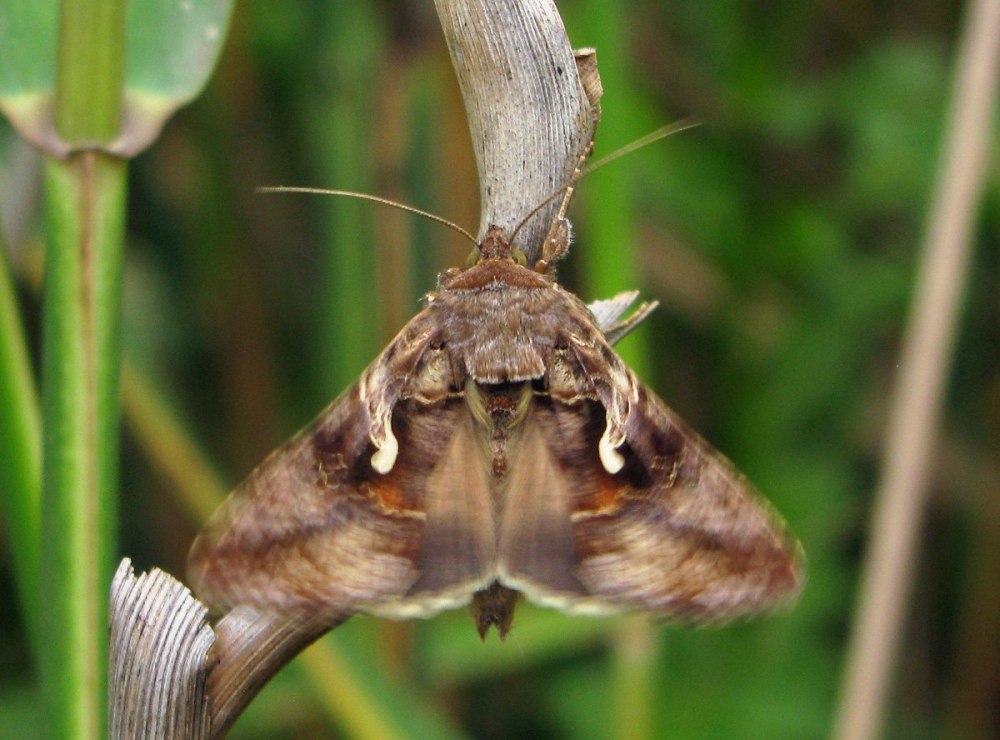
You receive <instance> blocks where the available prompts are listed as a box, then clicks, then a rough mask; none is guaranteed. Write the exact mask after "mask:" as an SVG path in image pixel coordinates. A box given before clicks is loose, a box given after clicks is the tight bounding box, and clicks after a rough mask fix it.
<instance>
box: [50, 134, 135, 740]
mask: <svg viewBox="0 0 1000 740" xmlns="http://www.w3.org/2000/svg"><path fill="white" fill-rule="evenodd" d="M45 174H46V189H47V212H46V218H47V224H48V247H47V249H48V251H47V257H46V276H45V298H44V328H43V332H44V368H43V397H44V401H43V404H44V406H43V412H44V420H45V434H44V452H43V459H44V473H43V477H44V487H43V515H42V542H43V543H44V557H43V558H42V593H43V603H45V611H44V613H45V615H46V617H47V620H46V623H45V625H44V629H43V634H44V635H45V640H44V645H43V656H44V660H43V665H42V679H43V685H44V689H45V694H46V699H47V702H48V710H49V711H48V713H47V716H48V717H49V720H50V721H51V722H52V723H53V727H52V728H51V732H50V734H48V735H47V737H53V738H55V737H74V738H83V737H95V738H96V737H102V736H103V721H104V720H103V715H104V701H105V699H104V686H105V673H106V657H107V649H106V642H107V640H106V637H107V613H106V612H107V603H106V602H107V596H106V595H107V593H108V586H109V584H110V582H111V573H112V566H113V558H114V553H115V525H114V522H115V508H116V506H115V499H116V494H115V491H116V487H117V455H118V368H119V303H120V292H121V279H120V277H121V254H122V236H123V234H122V231H123V214H124V201H125V163H124V162H123V161H121V160H118V159H115V158H112V157H108V156H106V155H104V154H100V153H96V152H86V153H82V154H77V155H74V156H72V157H71V158H70V159H69V160H67V161H64V162H63V161H49V162H48V163H47V166H46V173H45Z"/></svg>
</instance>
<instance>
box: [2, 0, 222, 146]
mask: <svg viewBox="0 0 1000 740" xmlns="http://www.w3.org/2000/svg"><path fill="white" fill-rule="evenodd" d="M232 7H233V2H232V0H180V1H179V2H170V3H165V2H142V3H129V4H128V13H127V16H126V21H125V39H126V44H125V45H126V53H125V97H124V109H123V112H122V120H121V128H120V131H119V136H118V137H117V138H116V139H115V140H114V141H113V142H111V144H110V145H108V147H107V149H108V150H109V151H111V152H112V153H115V154H119V155H122V156H134V155H135V154H137V153H139V152H140V151H142V150H143V149H145V148H146V147H147V146H149V144H151V143H152V142H153V141H154V140H155V139H156V137H157V136H158V135H159V132H160V130H161V129H162V128H163V125H164V123H166V121H167V119H168V118H169V117H170V116H171V115H172V114H173V112H174V111H176V110H177V109H178V108H180V107H181V106H182V105H184V104H186V103H188V102H189V101H191V100H192V99H193V98H194V97H195V96H196V95H198V93H199V92H200V91H201V89H202V88H203V87H204V86H205V83H206V82H207V81H208V77H209V75H210V74H211V72H212V70H213V69H214V67H215V63H216V60H217V59H218V56H219V52H220V50H221V49H222V43H223V41H224V40H225V37H226V31H227V30H228V26H229V18H230V14H231V12H232ZM58 15H59V13H58V4H57V3H53V2H41V3H40V2H34V1H33V0H6V2H4V3H3V4H2V5H0V110H2V111H3V112H4V113H5V114H6V115H7V117H8V118H9V119H10V121H11V123H12V124H13V125H14V127H15V128H16V129H17V131H18V133H19V134H20V135H21V136H23V137H24V138H25V139H27V140H28V141H30V142H31V143H32V144H34V145H36V146H38V147H40V148H42V149H44V150H46V151H48V152H50V153H52V154H55V155H57V156H64V155H65V154H67V153H68V152H69V151H70V150H71V149H72V148H73V142H66V141H63V140H61V139H60V138H59V137H58V136H56V134H55V132H54V127H53V124H52V111H53V108H54V99H55V91H56V33H57V30H58Z"/></svg>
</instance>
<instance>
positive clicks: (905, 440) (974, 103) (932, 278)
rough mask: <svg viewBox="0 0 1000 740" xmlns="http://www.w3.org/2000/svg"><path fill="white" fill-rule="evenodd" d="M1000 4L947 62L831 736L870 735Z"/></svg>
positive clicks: (921, 478) (934, 418)
mask: <svg viewBox="0 0 1000 740" xmlns="http://www.w3.org/2000/svg"><path fill="white" fill-rule="evenodd" d="M998 60H1000V2H997V0H972V2H971V3H970V4H969V7H968V10H967V13H966V19H965V27H964V29H963V31H962V36H961V39H960V46H959V49H958V57H957V60H956V64H955V77H954V82H953V90H952V98H951V101H950V106H949V112H948V121H947V127H946V134H945V141H944V149H943V152H942V159H941V165H940V172H939V177H938V182H937V186H936V192H935V194H934V201H933V207H932V210H931V213H930V218H929V220H928V225H927V232H926V237H925V242H924V245H923V250H922V252H923V255H922V259H921V265H920V272H919V275H918V279H917V283H916V289H915V294H914V295H915V298H914V305H913V308H912V312H911V315H910V318H909V323H908V326H907V330H906V337H905V344H904V346H903V354H902V358H901V360H900V365H899V376H898V378H897V382H896V393H895V398H894V400H893V406H892V409H891V412H890V419H889V427H888V434H887V443H886V452H885V463H884V468H883V471H882V481H881V484H880V486H879V491H878V497H877V500H876V505H875V511H874V517H873V523H872V529H871V535H870V537H869V544H868V554H867V557H866V563H865V568H864V577H863V583H862V588H861V597H860V601H859V606H858V613H857V617H856V621H855V627H854V632H853V634H852V636H851V642H850V646H849V652H848V659H847V669H846V673H845V677H844V682H843V687H842V692H841V697H840V706H839V709H838V712H837V719H836V726H835V729H834V737H835V738H839V739H840V740H863V739H866V738H873V737H876V736H878V735H879V734H880V732H881V728H882V726H883V723H884V719H885V704H886V696H887V694H888V686H889V681H890V678H891V674H892V669H893V666H894V664H895V662H896V655H897V652H898V647H899V637H900V634H901V632H902V631H903V628H904V617H905V608H904V607H905V605H906V601H907V597H908V594H909V589H910V583H911V581H912V577H913V566H914V563H915V562H916V557H917V536H918V533H919V532H920V530H921V526H922V522H923V512H924V504H925V499H926V495H927V474H928V469H929V466H928V462H929V461H930V460H931V459H934V458H935V457H936V455H935V452H934V442H935V431H936V429H937V427H938V422H939V418H940V415H941V406H942V393H943V389H944V382H945V379H946V378H947V377H948V372H949V369H950V365H951V356H952V347H953V345H954V339H955V327H956V324H957V319H958V313H959V305H960V301H961V297H962V290H963V286H964V280H965V276H966V274H967V272H968V263H969V255H970V252H971V243H970V241H971V239H970V236H971V231H972V227H973V224H974V219H975V213H976V206H977V204H978V202H979V197H980V193H981V190H982V186H983V181H984V177H985V173H986V168H985V165H986V163H988V162H989V161H990V157H989V154H988V152H989V141H990V133H991V131H992V121H993V118H992V113H993V110H994V105H995V99H996V88H997V65H998Z"/></svg>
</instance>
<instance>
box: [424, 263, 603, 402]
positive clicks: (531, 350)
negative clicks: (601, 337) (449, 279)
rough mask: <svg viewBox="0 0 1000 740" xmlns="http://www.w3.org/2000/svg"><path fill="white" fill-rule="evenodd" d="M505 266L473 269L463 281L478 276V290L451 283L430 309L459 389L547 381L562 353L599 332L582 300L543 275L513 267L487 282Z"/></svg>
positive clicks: (506, 267)
mask: <svg viewBox="0 0 1000 740" xmlns="http://www.w3.org/2000/svg"><path fill="white" fill-rule="evenodd" d="M498 262H499V261H496V260H489V261H486V262H483V263H481V264H479V265H477V266H476V267H472V268H470V269H469V270H466V271H465V272H464V273H462V274H461V275H459V276H458V277H457V279H456V280H457V281H461V280H462V279H463V277H464V276H465V275H468V274H470V273H471V274H472V276H473V277H475V278H476V279H475V280H469V281H467V283H468V284H470V285H475V286H476V287H465V286H466V282H459V283H458V285H459V286H460V287H455V283H449V284H447V285H445V286H444V289H443V290H442V291H440V292H439V293H438V294H437V295H436V296H435V297H434V298H433V300H432V301H431V302H430V304H429V307H428V320H429V324H430V325H431V326H433V327H435V337H436V340H435V344H439V345H440V346H441V347H442V350H443V351H444V352H446V353H447V355H448V357H449V358H450V365H451V367H452V368H454V370H455V373H456V380H458V381H459V382H458V385H459V386H461V385H464V383H465V380H466V378H471V379H473V380H475V381H476V382H479V383H485V384H497V383H518V382H524V381H531V380H537V379H539V378H543V377H544V376H545V375H546V374H547V370H548V368H549V366H550V364H551V359H552V354H553V351H554V350H555V349H556V348H557V347H560V346H566V345H568V344H569V343H570V342H571V340H572V338H573V337H585V338H587V339H590V338H591V337H594V336H595V335H597V334H598V333H599V330H598V329H597V328H596V325H595V324H594V323H593V317H592V316H591V314H590V313H589V312H588V311H587V308H586V307H585V306H584V305H583V303H581V302H580V301H579V299H577V298H576V297H575V296H573V295H572V294H571V293H569V292H567V291H565V290H563V289H562V288H561V287H559V285H558V284H557V283H555V282H553V281H550V280H549V279H548V278H546V277H544V276H542V275H539V274H538V273H533V272H532V271H531V270H528V269H526V268H524V267H520V266H518V265H516V264H514V263H510V262H508V263H503V264H502V265H500V266H499V270H498V272H499V274H500V275H502V276H503V277H504V279H501V280H492V279H490V280H488V281H485V280H481V279H480V278H482V277H483V276H484V274H487V271H488V270H491V269H492V268H494V267H495V266H497V263H498ZM511 276H517V277H515V278H512V277H511ZM525 276H526V277H525ZM507 278H510V279H507Z"/></svg>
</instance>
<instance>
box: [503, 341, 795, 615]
mask: <svg viewBox="0 0 1000 740" xmlns="http://www.w3.org/2000/svg"><path fill="white" fill-rule="evenodd" d="M574 331H575V333H574V334H573V335H572V336H570V337H568V340H569V341H568V346H569V348H570V352H571V355H572V358H573V360H572V361H567V359H566V357H565V355H564V356H563V357H562V360H561V362H562V364H563V365H564V367H563V368H562V370H561V372H559V373H558V376H557V377H558V378H559V379H561V380H562V382H563V387H557V388H555V391H556V392H554V393H551V394H549V395H547V396H544V397H542V398H540V399H538V400H537V401H536V403H535V404H534V410H533V412H532V415H531V417H530V418H529V419H528V421H527V422H526V423H527V424H529V425H530V429H531V430H532V433H531V434H530V435H529V432H526V434H525V437H526V439H525V447H524V448H522V452H521V455H520V457H521V460H522V461H523V462H526V463H529V464H530V466H531V472H530V473H529V472H527V471H525V472H523V473H522V474H520V475H519V474H518V472H517V471H515V472H514V473H513V474H512V479H511V490H510V491H509V492H508V494H507V506H506V508H505V510H504V514H503V517H502V524H501V541H500V542H501V544H500V551H499V557H500V563H501V572H502V573H503V574H505V575H506V576H507V578H508V579H510V580H511V581H512V583H513V586H514V587H517V588H519V589H521V590H523V591H524V592H525V593H526V594H527V595H528V597H529V599H532V600H535V601H540V602H543V603H549V604H553V605H557V606H561V607H563V608H565V609H568V610H570V611H581V612H587V613H594V612H602V611H614V610H627V609H637V610H646V611H651V612H654V613H656V614H659V615H661V616H663V617H665V618H677V619H691V620H697V621H712V620H723V619H729V618H734V617H738V616H741V615H746V614H752V613H756V612H760V611H765V610H768V609H771V608H774V607H776V606H779V605H781V604H783V603H786V602H788V601H790V600H791V599H792V598H794V596H795V594H797V592H798V591H799V589H800V588H801V584H802V574H801V555H800V549H799V547H798V545H797V544H796V543H795V542H794V541H793V540H792V539H791V538H790V537H789V536H788V534H787V533H786V531H785V527H784V524H783V523H782V522H781V520H780V518H779V517H778V516H777V515H776V514H775V513H774V512H773V510H772V508H771V507H770V505H769V504H768V503H767V502H766V501H765V500H764V499H763V498H762V497H761V496H759V495H758V494H757V493H756V491H755V490H754V489H753V487H752V486H751V485H750V483H749V482H748V481H747V480H746V478H744V477H743V476H742V475H741V474H740V473H739V472H738V471H737V470H736V469H735V468H734V467H733V465H732V464H731V463H730V462H729V461H728V460H726V459H725V457H723V456H722V455H721V454H720V453H718V452H717V451H715V450H714V449H713V448H712V447H711V446H710V445H708V444H707V443H706V442H705V441H704V440H703V439H702V438H701V437H699V436H698V435H697V434H696V433H695V432H693V431H692V430H691V429H690V428H688V427H687V425H686V424H684V422H683V421H681V420H680V419H679V418H678V417H677V415H676V414H674V413H673V412H672V411H671V410H670V409H669V408H668V407H667V406H666V405H665V404H664V403H663V402H662V401H661V400H660V399H659V398H657V397H656V395H655V394H653V393H652V391H650V390H649V389H648V388H646V387H645V386H643V385H642V384H641V383H640V382H639V381H638V380H637V379H636V378H635V376H634V374H633V373H632V372H631V370H629V369H628V367H627V366H626V365H625V363H624V362H623V361H622V360H621V358H620V357H618V355H617V354H616V353H615V352H614V350H612V349H611V347H610V346H609V345H608V344H607V343H606V342H605V341H604V339H603V337H602V336H601V335H600V332H599V330H598V329H597V328H596V326H593V325H592V329H591V328H589V327H587V326H586V325H585V323H584V322H578V323H577V324H576V329H575V330H574ZM568 368H572V370H571V371H570V369H568ZM567 384H573V386H574V387H566V386H567ZM574 388H575V389H574ZM529 438H530V439H531V440H532V443H533V444H534V445H538V446H540V447H539V448H530V447H528V440H529ZM609 439H610V441H611V442H610V443H614V444H615V448H614V450H613V451H612V452H611V453H609V452H608V451H607V449H605V450H604V452H602V446H606V445H608V444H609ZM617 456H620V458H619V457H617ZM520 464H521V463H520V462H519V465H520ZM619 464H620V467H619ZM546 497H551V498H554V499H555V500H554V501H548V500H547V499H546ZM542 501H545V502H546V503H544V505H543V504H542V503H541V502H542ZM515 504H518V506H515ZM560 511H565V512H567V513H568V517H569V529H570V530H571V542H572V547H571V549H567V548H566V547H565V546H557V545H558V543H559V542H561V541H563V540H562V539H561V538H560V537H558V536H555V535H552V534H551V532H555V533H558V531H559V530H558V526H557V524H556V523H555V522H554V521H551V522H550V523H549V524H548V525H546V526H547V528H548V530H550V537H549V542H547V543H543V542H540V541H537V537H536V535H533V534H532V532H538V533H541V532H543V531H545V530H546V527H545V526H542V525H539V524H538V523H537V522H532V518H540V519H541V520H542V521H549V520H552V519H553V518H554V517H556V516H558V513H559V512H560ZM512 521H513V522H517V521H519V522H521V523H522V525H521V526H522V527H524V529H523V530H522V532H521V534H520V535H514V534H511V535H508V536H506V537H504V536H503V533H504V532H508V531H509V532H515V531H517V527H516V526H514V525H513V524H512ZM525 551H528V552H530V553H532V555H531V556H530V557H525V556H524V554H523V553H524V552H525ZM539 553H541V554H544V555H545V556H546V557H538V554H539ZM560 562H563V563H566V562H569V563H570V565H569V574H568V576H567V577H566V578H563V579H562V580H559V579H558V578H557V577H556V573H557V572H558V571H557V567H558V564H559V563H560ZM574 584H578V585H574Z"/></svg>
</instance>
